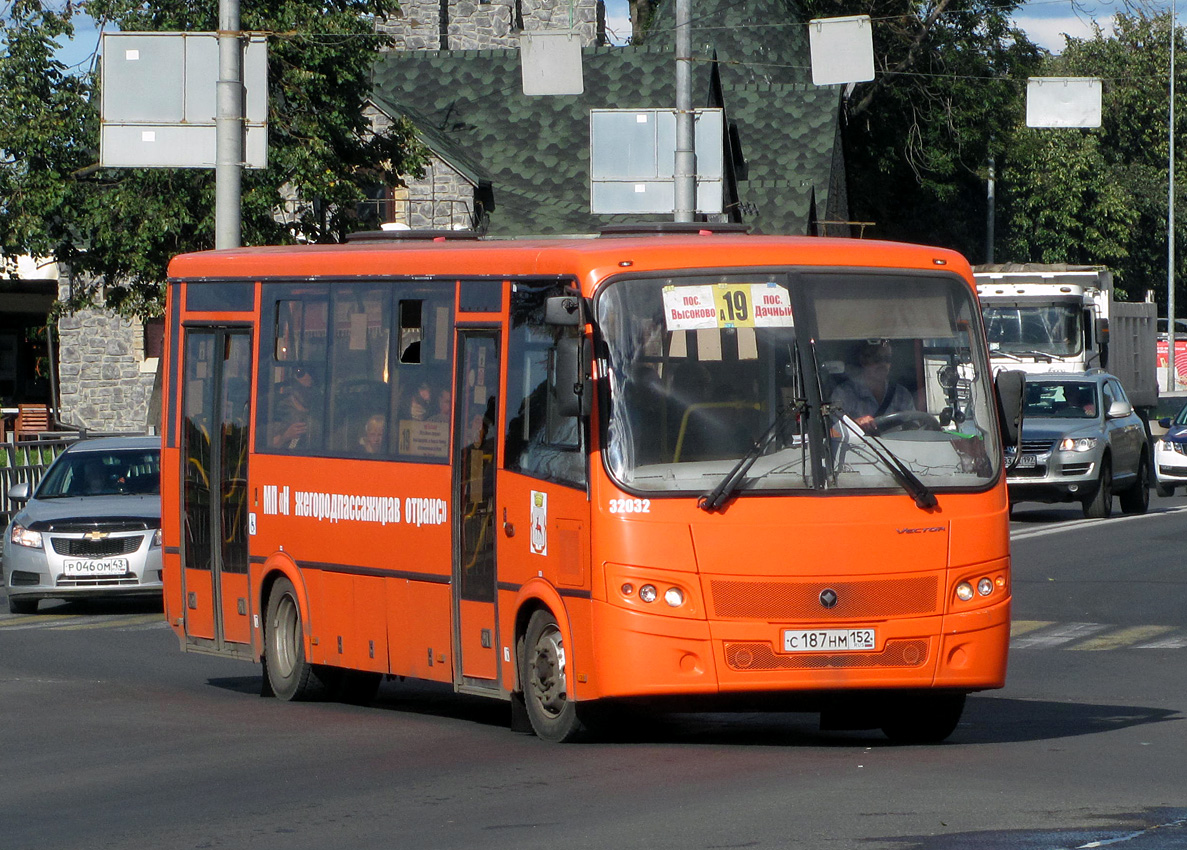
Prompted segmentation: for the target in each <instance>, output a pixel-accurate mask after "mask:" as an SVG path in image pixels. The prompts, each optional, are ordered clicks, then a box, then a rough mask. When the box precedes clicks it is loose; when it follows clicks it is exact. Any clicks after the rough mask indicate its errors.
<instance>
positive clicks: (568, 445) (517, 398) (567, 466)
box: [504, 283, 586, 487]
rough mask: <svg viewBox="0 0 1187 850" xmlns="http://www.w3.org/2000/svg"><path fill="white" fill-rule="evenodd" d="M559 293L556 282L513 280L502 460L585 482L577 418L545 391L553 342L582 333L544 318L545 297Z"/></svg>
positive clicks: (538, 473) (564, 480)
mask: <svg viewBox="0 0 1187 850" xmlns="http://www.w3.org/2000/svg"><path fill="white" fill-rule="evenodd" d="M562 294H564V292H563V289H562V288H561V287H560V286H558V285H556V284H551V285H549V286H548V287H546V288H534V287H530V286H527V285H524V284H522V283H517V284H516V286H515V288H514V289H513V291H512V294H511V329H510V333H509V335H508V348H507V432H506V433H507V437H506V443H505V464H504V465H505V467H506V468H507V469H508V470H511V471H513V472H520V473H523V474H524V475H530V476H532V477H533V478H541V479H544V480H548V481H555V482H557V483H561V484H569V485H572V486H575V487H584V486H585V482H586V467H585V453H584V451H583V445H582V443H583V439H582V437H583V435H582V427H581V421H580V419H579V418H578V417H576V416H561V415H560V414H559V412H558V411H557V410H556V407H555V402H554V399H553V397H552V393H551V392H550V390H549V386H550V380H549V377H550V373H551V370H552V368H553V363H554V358H555V356H556V347H557V341H558V340H559V339H560V338H561V337H562V336H564V335H570V336H572V335H576V334H579V333H581V329H578V328H571V327H556V326H551V325H546V324H545V323H544V302H545V299H546V298H547V297H548V296H551V295H562Z"/></svg>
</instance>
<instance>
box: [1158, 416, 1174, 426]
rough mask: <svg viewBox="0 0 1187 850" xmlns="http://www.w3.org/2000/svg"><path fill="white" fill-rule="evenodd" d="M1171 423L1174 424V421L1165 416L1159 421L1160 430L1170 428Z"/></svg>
mask: <svg viewBox="0 0 1187 850" xmlns="http://www.w3.org/2000/svg"><path fill="white" fill-rule="evenodd" d="M1171 422H1172V420H1171V418H1170V417H1169V416H1164V417H1162V418H1161V419H1159V420H1158V427H1159V428H1170V427H1171Z"/></svg>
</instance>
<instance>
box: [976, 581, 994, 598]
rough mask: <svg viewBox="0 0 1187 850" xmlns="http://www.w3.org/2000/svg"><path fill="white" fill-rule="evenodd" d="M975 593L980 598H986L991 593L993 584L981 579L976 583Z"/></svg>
mask: <svg viewBox="0 0 1187 850" xmlns="http://www.w3.org/2000/svg"><path fill="white" fill-rule="evenodd" d="M977 593H979V594H981V595H982V596H988V595H989V594H991V593H993V582H991V581H990V580H989V579H987V578H983V579H981V580H980V581H979V582H977Z"/></svg>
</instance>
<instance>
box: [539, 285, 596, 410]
mask: <svg viewBox="0 0 1187 850" xmlns="http://www.w3.org/2000/svg"><path fill="white" fill-rule="evenodd" d="M550 300H552V299H550ZM589 366H590V363H589V360H588V357H587V356H586V345H585V338H584V337H581V336H565V337H562V338H561V339H560V340H558V341H557V344H556V356H555V358H554V359H553V368H552V395H553V398H555V399H556V412H557V413H558V414H559V415H560V416H588V415H589V412H590V409H591V405H592V399H593V393H592V392H591V388H590V383H589Z"/></svg>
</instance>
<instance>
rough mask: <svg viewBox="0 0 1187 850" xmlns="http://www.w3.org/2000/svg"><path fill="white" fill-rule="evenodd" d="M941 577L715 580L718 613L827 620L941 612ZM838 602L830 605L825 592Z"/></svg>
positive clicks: (735, 616) (715, 611)
mask: <svg viewBox="0 0 1187 850" xmlns="http://www.w3.org/2000/svg"><path fill="white" fill-rule="evenodd" d="M938 581H939V580H938V579H937V578H936V576H915V577H910V578H891V579H869V580H858V581H824V580H815V581H744V580H737V579H713V580H711V581H710V582H709V585H710V591H711V593H712V595H713V600H712V605H713V615H714V616H715V617H722V618H728V619H747V620H798V621H803V620H808V621H811V622H821V621H828V620H852V619H867V618H871V617H904V616H920V615H926V614H934V613H938V612H939V607H940V600H939V598H938V593H937V590H938V587H939V585H938ZM826 590H831V591H833V593H834V594H835V595H836V603H835V605H834V606H833V607H832V608H826V607H825V606H824V604H823V603H822V602H821V594H822V593H823V592H824V591H826Z"/></svg>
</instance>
